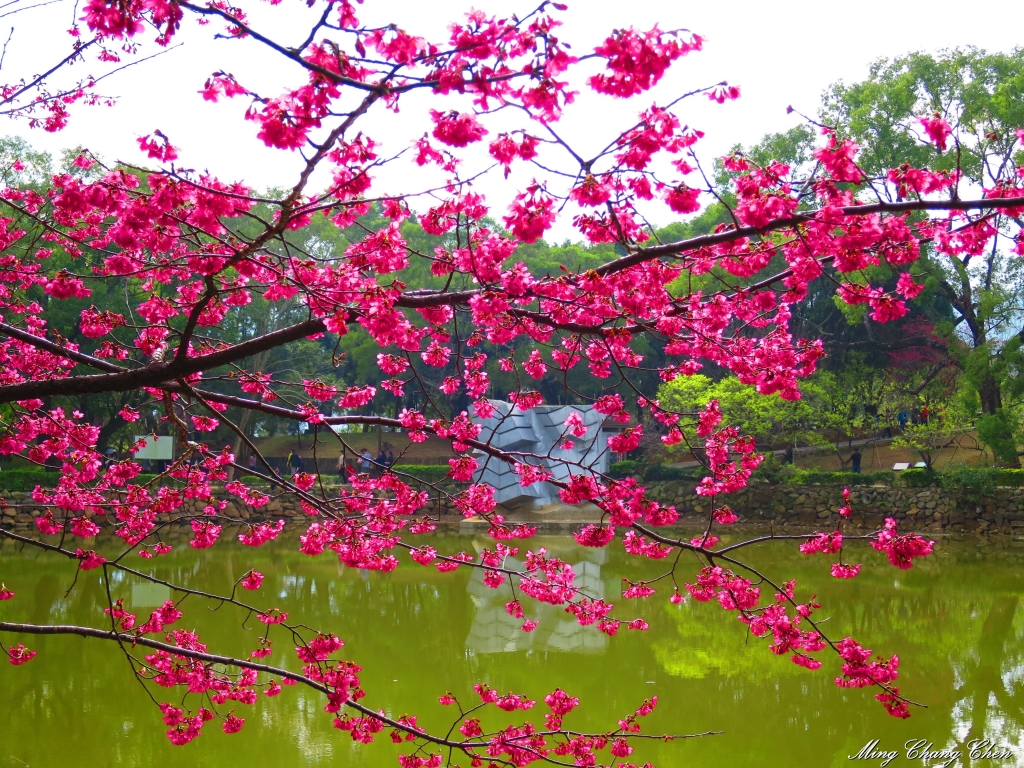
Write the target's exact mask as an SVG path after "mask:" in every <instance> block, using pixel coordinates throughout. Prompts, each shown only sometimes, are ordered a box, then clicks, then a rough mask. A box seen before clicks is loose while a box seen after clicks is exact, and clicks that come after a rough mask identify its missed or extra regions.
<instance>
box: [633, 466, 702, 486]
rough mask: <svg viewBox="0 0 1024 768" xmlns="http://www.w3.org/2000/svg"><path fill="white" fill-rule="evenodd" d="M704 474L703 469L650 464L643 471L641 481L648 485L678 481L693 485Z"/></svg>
mask: <svg viewBox="0 0 1024 768" xmlns="http://www.w3.org/2000/svg"><path fill="white" fill-rule="evenodd" d="M705 474H706V472H705V470H704V468H703V467H669V466H666V465H664V464H652V465H650V466H649V467H647V468H646V469H644V474H643V479H644V480H645V481H646V482H648V483H656V482H666V481H680V482H689V483H695V482H697V481H699V480H700V479H701V478H702V477H703V476H704V475H705Z"/></svg>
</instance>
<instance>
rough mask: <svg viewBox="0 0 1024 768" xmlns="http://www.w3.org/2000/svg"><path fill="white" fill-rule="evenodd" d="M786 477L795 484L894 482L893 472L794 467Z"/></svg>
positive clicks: (870, 483)
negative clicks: (824, 470)
mask: <svg viewBox="0 0 1024 768" xmlns="http://www.w3.org/2000/svg"><path fill="white" fill-rule="evenodd" d="M784 478H785V481H786V482H789V483H792V484H793V485H814V484H816V483H820V484H822V485H874V484H875V483H890V482H892V472H867V473H860V472H821V471H819V470H816V469H792V470H790V471H788V472H787V473H786V474H785V475H784Z"/></svg>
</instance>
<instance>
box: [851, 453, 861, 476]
mask: <svg viewBox="0 0 1024 768" xmlns="http://www.w3.org/2000/svg"><path fill="white" fill-rule="evenodd" d="M860 460H861V452H860V448H854V449H853V454H852V455H851V456H850V469H852V470H853V471H854V472H855V473H856V474H858V475H859V474H860Z"/></svg>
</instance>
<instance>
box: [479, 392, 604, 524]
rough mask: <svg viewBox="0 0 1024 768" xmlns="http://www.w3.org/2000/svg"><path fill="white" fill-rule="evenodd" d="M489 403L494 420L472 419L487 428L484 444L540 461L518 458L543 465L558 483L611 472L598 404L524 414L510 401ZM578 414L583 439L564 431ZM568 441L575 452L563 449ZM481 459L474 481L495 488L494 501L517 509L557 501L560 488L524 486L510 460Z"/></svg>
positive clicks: (550, 407) (483, 432)
mask: <svg viewBox="0 0 1024 768" xmlns="http://www.w3.org/2000/svg"><path fill="white" fill-rule="evenodd" d="M490 403H491V405H492V406H494V409H495V414H494V416H492V417H491V418H489V419H479V418H474V419H473V420H474V421H475V422H476V423H477V424H480V425H482V427H483V429H482V430H481V432H480V440H482V441H484V442H486V443H489V444H490V445H492V446H494V447H495V448H499V449H501V450H503V451H517V452H522V453H528V454H533V455H534V456H537V457H539V458H531V457H517V458H519V460H520V461H525V462H526V463H529V464H535V465H537V466H542V467H543V468H544V469H546V470H547V471H548V472H550V473H551V474H552V475H554V478H555V479H556V480H563V481H564V480H568V479H569V475H570V473H571V474H581V473H583V472H585V471H587V470H589V471H590V472H593V473H604V472H607V471H608V463H609V462H608V436H607V435H606V434H605V433H604V430H603V429H602V425H603V424H604V419H605V417H604V414H601V413H598V411H596V410H595V409H594V407H593V406H591V405H541V406H538V407H536V408H531V409H530V410H528V411H522V410H520V409H519V408H517V407H515V406H514V405H513V404H512V403H509V402H506V401H505V400H491V401H490ZM573 411H575V412H576V413H578V414H579V415H580V417H581V419H582V420H583V424H584V425H585V426H586V428H587V433H586V435H584V436H583V437H575V436H573V435H572V434H570V433H569V432H568V431H567V430H566V428H565V420H566V419H567V418H569V415H570V414H571V413H572V412H573ZM566 437H568V439H569V441H570V442H571V443H572V448H571V449H567V448H563V447H562V446H561V443H562V442H563V441H564V438H566ZM476 459H477V461H478V462H479V463H480V468H479V469H478V470H477V471H476V473H475V474H474V475H473V481H474V482H477V483H487V484H488V485H491V486H494V489H495V493H494V498H495V500H496V501H497V502H498V503H499V504H505V505H508V506H518V505H521V504H530V503H532V504H534V505H537V506H540V505H544V504H555V503H558V500H559V499H558V489H557V488H555V487H553V486H552V485H551V484H550V483H534V484H533V485H530V486H527V487H525V488H524V487H522V486H521V485H519V475H517V474H516V473H515V472H513V471H512V470H511V468H510V467H509V466H508V464H506V463H505V462H503V461H498V460H496V459H493V458H489V457H488V456H487V455H486V454H482V453H481V454H478V455H477V457H476ZM565 462H571V464H569V465H567V464H566V463H565ZM574 464H577V465H581V466H574ZM581 467H582V468H581Z"/></svg>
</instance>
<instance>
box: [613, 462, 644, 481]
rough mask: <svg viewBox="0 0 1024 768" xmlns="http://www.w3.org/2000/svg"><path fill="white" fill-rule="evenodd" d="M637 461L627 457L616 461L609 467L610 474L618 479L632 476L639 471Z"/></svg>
mask: <svg viewBox="0 0 1024 768" xmlns="http://www.w3.org/2000/svg"><path fill="white" fill-rule="evenodd" d="M637 466H638V465H637V462H636V461H634V460H633V459H626V460H625V461H616V462H614V463H612V465H611V466H610V467H608V474H609V475H611V476H612V477H614V478H616V479H621V478H623V477H632V476H633V475H635V474H636V471H637Z"/></svg>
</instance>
